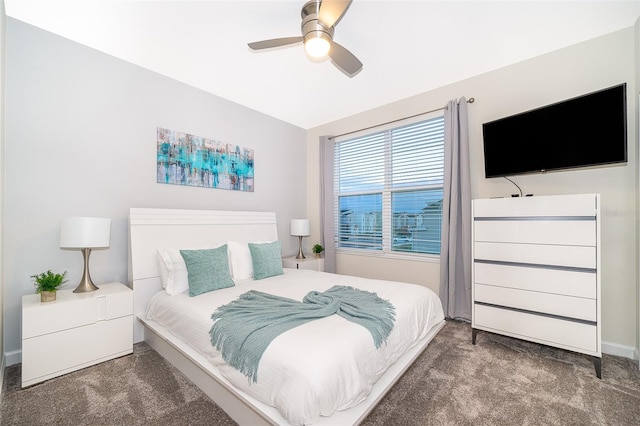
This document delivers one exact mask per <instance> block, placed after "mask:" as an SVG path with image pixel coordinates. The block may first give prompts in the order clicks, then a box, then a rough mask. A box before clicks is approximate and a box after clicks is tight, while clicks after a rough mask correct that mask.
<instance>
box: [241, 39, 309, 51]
mask: <svg viewBox="0 0 640 426" xmlns="http://www.w3.org/2000/svg"><path fill="white" fill-rule="evenodd" d="M303 40H304V39H303V38H302V37H284V38H274V39H271V40H262V41H255V42H253V43H248V46H249V48H251V49H253V50H260V49H269V48H272V47H280V46H286V45H288V44H295V43H301V42H302V41H303Z"/></svg>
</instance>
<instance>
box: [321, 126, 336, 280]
mask: <svg viewBox="0 0 640 426" xmlns="http://www.w3.org/2000/svg"><path fill="white" fill-rule="evenodd" d="M334 144H335V140H334V138H333V137H332V136H321V137H320V238H321V239H322V242H321V244H322V245H323V246H324V271H325V272H333V273H335V272H336V243H335V237H334V235H335V233H334V225H333V224H334V218H333V215H334V211H335V210H334V206H333V204H334V203H333V149H334V146H335V145H334Z"/></svg>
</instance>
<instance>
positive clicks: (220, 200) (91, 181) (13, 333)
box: [3, 19, 306, 365]
mask: <svg viewBox="0 0 640 426" xmlns="http://www.w3.org/2000/svg"><path fill="white" fill-rule="evenodd" d="M158 48H161V46H159V47H158ZM167 60H168V61H170V60H172V58H169V57H168V58H167ZM6 78H7V84H6V122H7V127H6V140H5V161H4V164H5V170H4V174H5V182H4V194H3V200H4V207H5V209H4V215H5V216H4V224H5V229H6V232H5V235H4V249H5V256H4V264H5V269H4V280H5V283H6V284H5V315H4V333H5V335H4V342H5V347H4V350H5V352H6V353H7V354H8V355H9V357H8V364H9V365H10V364H12V363H15V362H19V350H20V347H21V343H20V303H21V297H22V295H24V294H28V293H31V292H33V291H34V287H33V284H32V281H31V279H30V278H29V277H30V276H31V275H33V274H35V273H39V272H42V271H46V270H47V269H52V270H54V271H58V272H62V271H65V270H66V271H68V273H69V283H68V284H67V287H72V288H73V287H75V285H76V284H77V282H78V281H79V280H80V277H81V275H82V256H81V254H80V252H76V251H63V250H60V249H59V248H58V238H59V227H60V224H61V222H62V220H63V218H64V217H66V216H100V217H110V218H112V220H113V224H112V234H111V247H110V249H109V250H100V251H94V253H93V254H92V255H91V271H92V277H93V279H94V281H95V282H96V283H98V284H99V283H104V282H110V281H121V282H126V281H127V264H128V261H127V256H128V251H127V239H128V233H127V232H128V231H127V217H128V209H129V207H163V208H202V209H220V210H268V211H275V212H276V213H277V217H278V233H279V237H280V240H281V241H282V243H283V252H284V253H285V255H286V254H293V253H295V251H296V247H297V246H296V241H295V240H294V239H293V237H290V236H289V229H288V228H289V219H291V218H294V217H304V215H305V214H306V204H305V196H304V194H305V189H306V183H305V160H304V159H305V158H306V145H305V138H306V132H305V131H304V130H303V129H301V128H298V127H295V126H292V125H290V124H287V123H284V122H282V121H279V120H276V119H274V118H272V117H269V116H267V115H264V114H260V113H257V112H255V111H253V110H250V109H247V108H245V107H242V106H239V105H237V104H234V103H232V102H229V101H226V100H224V99H221V98H218V97H215V96H212V95H210V94H207V93H205V92H202V91H200V90H197V89H194V88H192V87H190V86H187V85H184V84H182V83H179V82H176V81H174V80H171V79H169V78H166V77H163V76H161V75H158V74H156V73H153V72H150V71H148V70H145V69H143V68H140V67H137V66H134V65H132V64H129V63H127V62H124V61H121V60H119V59H116V58H114V57H111V56H108V55H105V54H103V53H100V52H97V51H95V50H92V49H90V48H87V47H85V46H82V45H79V44H77V43H74V42H71V41H69V40H66V39H64V38H61V37H59V36H55V35H53V34H51V33H48V32H46V31H43V30H40V29H38V28H35V27H32V26H29V25H27V24H24V23H23V22H20V21H17V20H14V19H8V21H7V74H6ZM157 127H165V128H169V129H173V130H179V131H183V132H186V133H191V134H195V135H199V136H203V137H208V138H211V139H215V140H219V141H223V142H225V143H231V144H235V145H240V146H243V147H248V148H253V149H254V153H255V192H253V193H249V192H238V191H228V190H220V189H207V188H195V187H185V186H175V185H164V184H158V183H156V159H155V154H156V128H157Z"/></svg>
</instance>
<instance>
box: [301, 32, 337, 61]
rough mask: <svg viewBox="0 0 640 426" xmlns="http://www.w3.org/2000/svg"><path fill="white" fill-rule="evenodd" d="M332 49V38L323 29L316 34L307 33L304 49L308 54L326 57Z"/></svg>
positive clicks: (315, 56)
mask: <svg viewBox="0 0 640 426" xmlns="http://www.w3.org/2000/svg"><path fill="white" fill-rule="evenodd" d="M330 49H331V39H330V37H329V36H328V35H327V33H324V32H322V31H318V32H317V33H316V34H313V33H310V34H307V36H306V37H305V40H304V50H305V51H306V52H307V55H309V56H311V57H312V58H324V57H325V56H327V54H328V53H329V50H330Z"/></svg>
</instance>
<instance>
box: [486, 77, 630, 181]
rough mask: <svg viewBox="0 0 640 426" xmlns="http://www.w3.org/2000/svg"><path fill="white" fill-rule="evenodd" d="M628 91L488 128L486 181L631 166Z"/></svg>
mask: <svg viewBox="0 0 640 426" xmlns="http://www.w3.org/2000/svg"><path fill="white" fill-rule="evenodd" d="M626 93H627V85H626V83H623V84H620V85H618V86H614V87H610V88H608V89H604V90H600V91H597V92H593V93H589V94H586V95H583V96H579V97H576V98H572V99H568V100H566V101H562V102H558V103H555V104H552V105H548V106H544V107H542V108H538V109H534V110H531V111H527V112H523V113H520V114H516V115H512V116H509V117H505V118H501V119H499V120H495V121H491V122H488V123H484V124H483V125H482V133H483V139H484V171H485V176H486V177H488V178H490V177H499V176H511V175H520V174H525V173H538V172H545V171H549V170H561V169H570V168H575V167H587V166H596V165H604V164H614V163H624V162H626V161H627V100H626Z"/></svg>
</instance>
